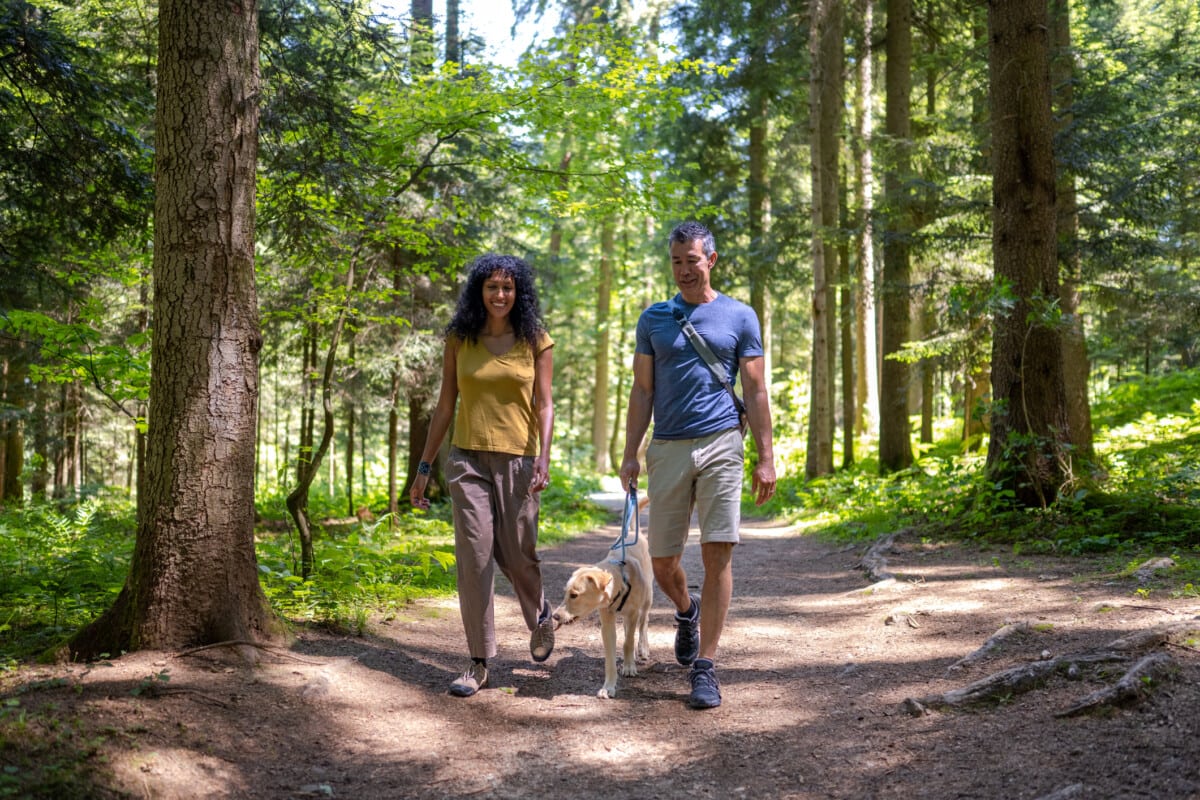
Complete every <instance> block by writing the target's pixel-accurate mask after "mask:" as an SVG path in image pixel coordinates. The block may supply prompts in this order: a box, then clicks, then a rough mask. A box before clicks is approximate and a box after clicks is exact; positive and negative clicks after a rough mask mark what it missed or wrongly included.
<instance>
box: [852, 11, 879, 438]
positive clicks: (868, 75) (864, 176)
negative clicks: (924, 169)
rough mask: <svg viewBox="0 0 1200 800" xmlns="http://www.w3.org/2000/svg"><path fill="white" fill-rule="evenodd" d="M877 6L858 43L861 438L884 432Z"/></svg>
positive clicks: (869, 14) (866, 20)
mask: <svg viewBox="0 0 1200 800" xmlns="http://www.w3.org/2000/svg"><path fill="white" fill-rule="evenodd" d="M873 8H874V3H873V2H872V0H859V11H860V14H861V17H862V37H861V40H860V41H859V42H858V48H857V51H858V52H857V56H858V58H857V61H858V94H857V96H856V98H855V103H854V115H855V123H854V126H855V129H856V130H857V131H858V136H856V137H855V138H854V140H853V141H854V148H855V172H856V176H855V178H856V179H855V182H854V187H855V188H854V193H855V200H856V205H857V206H858V214H857V216H858V224H857V228H858V232H859V233H858V239H857V241H856V242H855V253H856V261H855V263H856V271H855V275H854V283H855V289H856V291H855V294H854V304H855V315H854V325H855V328H854V333H855V337H854V341H855V345H856V350H857V352H856V358H855V360H856V361H857V362H858V372H857V373H856V378H857V392H855V429H856V430H857V432H859V433H875V432H876V431H878V430H879V358H878V344H877V341H878V340H877V339H876V336H875V328H876V324H877V321H876V316H875V241H874V220H873V219H872V215H873V214H874V199H875V187H874V183H875V181H874V174H873V170H874V164H873V157H872V148H873V147H874V145H873V143H872V142H871V137H872V136H873V135H874V128H875V125H874V114H873V111H872V101H873V98H874V92H875V89H874V82H873V80H872V72H871V70H872V64H873V63H874V59H873V58H872V55H871V36H872V34H873V30H874V27H875V17H874V11H873Z"/></svg>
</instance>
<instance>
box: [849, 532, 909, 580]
mask: <svg viewBox="0 0 1200 800" xmlns="http://www.w3.org/2000/svg"><path fill="white" fill-rule="evenodd" d="M904 533H906V531H896V532H894V533H889V534H888V535H887V536H881V537H880V538H878V539H876V540H875V544H873V545H871V546H870V547H869V548H868V549H867V552H866V554H865V555H863V557H862V560H861V561H859V562H858V567H859V568H860V569H862V570H863V571H864V572H866V573H867V577H868V578H870V579H871V583H873V584H876V583H880V582H882V581H894V580H896V576H895V575H893V574H892V573H891V572H889V571H888V568H887V558H886V554H887V553H890V552H892V547H894V546H895V544H896V537H898V536H901V535H903V534H904Z"/></svg>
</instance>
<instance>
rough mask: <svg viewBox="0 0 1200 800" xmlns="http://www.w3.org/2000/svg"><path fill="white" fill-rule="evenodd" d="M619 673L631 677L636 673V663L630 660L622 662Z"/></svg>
mask: <svg viewBox="0 0 1200 800" xmlns="http://www.w3.org/2000/svg"><path fill="white" fill-rule="evenodd" d="M621 674H622V675H624V676H625V677H626V678H632V677H633V676H634V675H637V664H635V663H634V662H632V661H630V662H628V663H625V662H622V664H621Z"/></svg>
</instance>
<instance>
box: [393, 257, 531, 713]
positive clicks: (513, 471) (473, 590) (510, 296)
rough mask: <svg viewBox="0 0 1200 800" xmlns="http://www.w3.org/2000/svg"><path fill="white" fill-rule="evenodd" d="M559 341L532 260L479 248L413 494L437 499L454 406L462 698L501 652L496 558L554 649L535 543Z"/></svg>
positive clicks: (458, 684)
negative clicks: (437, 473)
mask: <svg viewBox="0 0 1200 800" xmlns="http://www.w3.org/2000/svg"><path fill="white" fill-rule="evenodd" d="M553 345H554V341H553V340H552V339H551V338H550V335H549V334H548V333H547V332H546V329H545V327H543V325H542V321H541V310H540V308H539V306H538V298H537V290H536V289H535V288H534V285H533V272H532V270H531V269H530V267H529V265H528V264H527V263H525V262H524V261H523V260H522V259H520V258H517V257H516V256H506V255H494V254H488V255H484V256H480V257H479V258H477V259H476V260H475V261H474V263H472V265H471V268H470V274H469V275H468V276H467V283H466V286H465V287H463V291H462V294H461V295H460V296H459V298H458V308H457V309H456V310H455V312H454V317H453V318H452V319H451V320H450V324H449V325H447V326H446V347H445V357H444V359H443V361H442V389H441V393H440V394H439V395H438V402H437V407H436V408H435V409H434V412H433V418H432V419H431V420H430V424H429V435H428V438H427V439H426V441H425V448H424V450H422V451H421V461H420V464H419V465H418V466H417V476H416V480H414V481H413V484H412V490H411V495H410V499H411V500H412V504H413V507H414V508H429V500H428V499H427V498H426V497H425V488H426V486H427V484H428V483H429V473H430V462H431V461H432V460H433V458H434V456H435V454H436V453H437V451H438V449H439V448H440V447H441V445H442V439H443V438H444V437H445V435H446V431H447V429H449V427H450V420H451V418H452V417H453V418H454V438H453V439H452V441H451V448H450V457H449V459H448V460H447V462H446V477H447V479H448V481H449V483H450V499H451V501H452V503H453V507H454V549H455V556H456V558H455V560H456V562H457V565H458V600H459V606H460V609H461V611H462V618H463V627H464V628H465V629H466V633H467V648H468V650H469V651H470V656H471V663H470V665H469V666H468V667H467V668H466V670H465V671H464V672H463V674H462V675H460V676H459V677H458V678H457V679H456V680H455V681H454V682H453V683H452V684H451V685H450V694H452V695H455V696H457V697H470V696H471V695H473V694H475V693H476V692H477V691H479V690H480V689H482V688H483V687H484V686H486V685H487V678H488V673H487V660H488V659H489V658H493V657H495V655H496V631H495V624H494V586H493V582H494V581H493V578H494V575H495V569H494V567H493V563H494V564H495V565H496V566H499V567H500V571H501V572H503V573H504V575H505V577H506V578H508V580H509V581H510V582H511V583H512V586H513V589H514V590H515V592H516V596H517V601H518V602H519V603H520V604H521V612H522V614H523V615H524V616H525V624H526V626H528V627H529V629H530V631H532V635H531V637H530V640H529V652H530V655H531V656H532V657H533V660H534V661H545V660H546V659H547V658H549V657H550V651H551V650H553V649H554V620H553V618H552V617H551V615H550V604H549V603H547V602H546V598H545V595H544V594H543V592H542V571H541V566H540V564H539V559H538V556H537V552H536V547H537V526H538V508H539V506H540V497H539V493H540V492H541V491H542V490H543V489H545V488H546V487H547V486H549V485H550V439H551V433H552V431H553V428H554V409H553V407H552V405H551V400H550V385H551V378H552V373H553V367H554V360H553V355H552V353H551V348H552V347H553ZM456 405H457V407H458V411H457V416H454V415H455V406H456Z"/></svg>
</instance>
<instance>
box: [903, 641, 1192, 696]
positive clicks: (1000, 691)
mask: <svg viewBox="0 0 1200 800" xmlns="http://www.w3.org/2000/svg"><path fill="white" fill-rule="evenodd" d="M1009 627H1010V626H1005V628H1002V629H1001V630H1000V631H999V632H997V633H996V634H995V635H994V636H993V637H992V638H991V639H989V640H988V643H991V642H992V641H993V640H996V639H997V637H1000V634H1001V633H1003V632H1004V631H1005V629H1006V628H1009ZM1198 628H1200V623H1197V622H1196V621H1188V622H1177V623H1173V624H1170V625H1164V626H1160V627H1158V628H1154V629H1152V630H1147V631H1138V632H1136V633H1132V634H1129V635H1128V636H1123V637H1121V638H1119V639H1114V640H1113V641H1111V642H1109V643H1108V644H1107V645H1105V646H1104V647H1102V648H1098V649H1095V650H1091V651H1088V652H1084V653H1074V654H1070V655H1064V656H1056V657H1054V658H1045V659H1042V660H1039V661H1034V662H1031V663H1028V664H1019V665H1017V666H1015V667H1010V668H1008V669H1005V670H1001V671H1000V672H996V673H993V674H991V675H988V676H986V677H984V678H980V679H979V680H977V681H975V682H973V683H970V684H968V685H966V686H963V687H960V688H958V689H951V690H950V691H948V692H943V693H942V694H936V695H929V696H926V697H920V698H912V697H910V698H908V699H907V700H905V701H904V703H903V704H902V707H903V708H904V710H905V711H907V712H908V713H910V714H912V715H913V716H920V715H922V714H926V713H928V709H930V708H958V707H963V706H968V705H972V704H976V703H983V702H988V701H991V702H997V701H1000V700H1003V699H1006V698H1008V697H1010V696H1011V695H1014V694H1020V693H1023V692H1027V691H1029V690H1030V689H1033V688H1036V687H1037V686H1040V685H1041V684H1043V683H1044V682H1045V681H1047V680H1049V679H1050V678H1051V677H1053V676H1054V674H1055V673H1062V674H1064V675H1065V676H1066V677H1069V678H1075V677H1077V676H1078V674H1079V669H1080V666H1081V665H1092V664H1103V663H1127V662H1128V661H1129V660H1130V659H1131V658H1133V657H1134V656H1135V655H1137V654H1139V653H1141V652H1144V651H1146V650H1150V649H1153V648H1156V647H1161V646H1163V645H1165V644H1167V643H1169V642H1171V641H1172V640H1173V639H1174V638H1175V637H1177V636H1181V635H1188V634H1190V633H1192V632H1194V631H1196V630H1197V629H1198ZM1011 635H1012V632H1009V633H1007V634H1005V636H1004V637H1002V638H1001V641H1002V640H1003V639H1005V638H1009V637H1010V636H1011ZM988 643H985V644H984V646H983V647H981V648H979V650H976V651H975V653H973V654H972V656H974V655H975V654H976V653H980V652H982V651H986V650H989V649H994V647H992V648H989V644H988ZM968 658H971V656H968ZM964 660H965V659H964ZM975 660H978V659H975ZM958 663H962V662H958ZM1172 664H1173V662H1172V660H1171V657H1170V656H1169V655H1167V654H1166V653H1165V652H1162V651H1158V652H1155V653H1151V654H1150V655H1148V656H1145V657H1144V658H1142V659H1141V660H1139V661H1138V662H1137V663H1136V664H1134V665H1133V667H1131V668H1130V669H1129V670H1128V671H1127V672H1126V673H1125V674H1124V676H1122V677H1121V679H1120V680H1118V681H1117V682H1116V683H1115V684H1113V685H1112V686H1109V687H1106V688H1104V689H1101V690H1099V691H1097V692H1093V693H1092V694H1091V695H1088V696H1087V697H1085V698H1084V699H1083V700H1081V701H1080V702H1079V703H1077V704H1075V705H1074V706H1072V707H1071V708H1070V709H1067V710H1066V711H1063V712H1060V713H1059V714H1057V716H1072V715H1075V714H1079V713H1082V712H1084V711H1088V710H1090V709H1093V708H1098V707H1101V706H1108V705H1116V704H1120V703H1127V702H1133V701H1137V700H1141V699H1143V698H1144V697H1145V689H1146V686H1147V684H1148V683H1150V682H1152V681H1154V680H1157V679H1160V678H1162V677H1164V676H1165V675H1167V674H1168V673H1169V671H1170V668H1171V666H1172Z"/></svg>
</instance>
